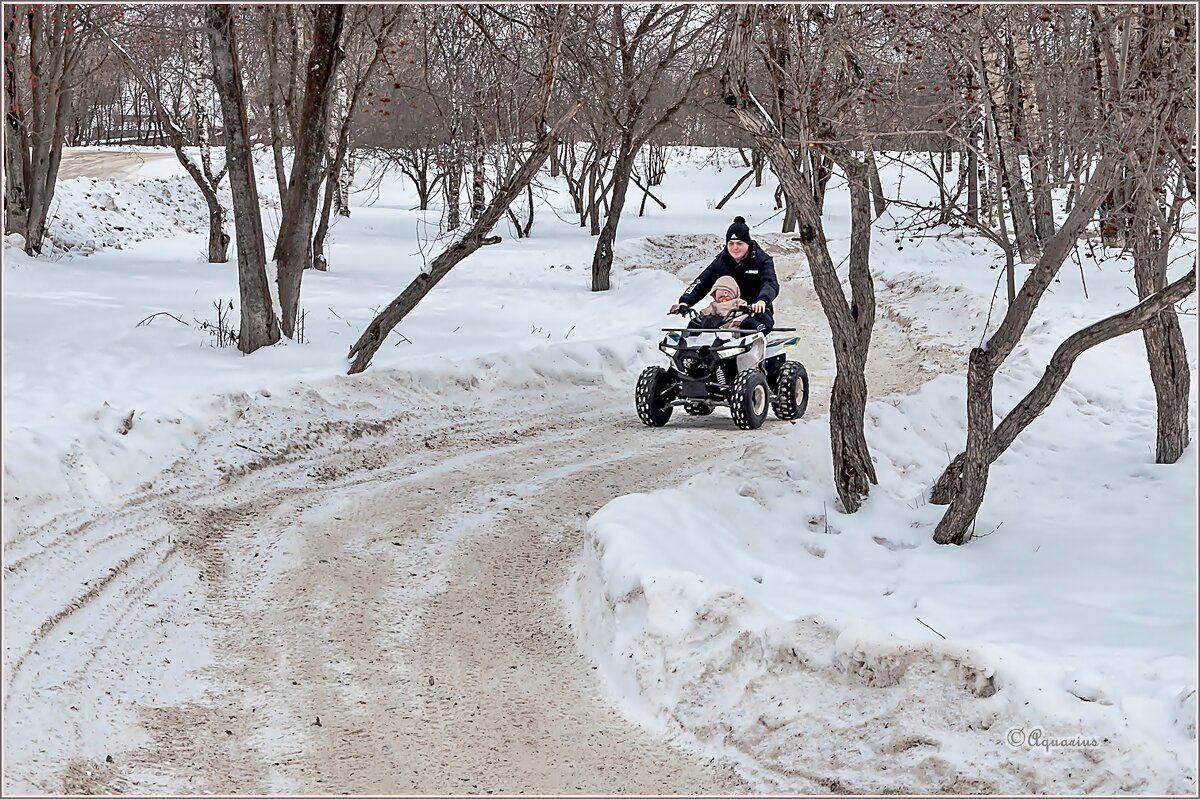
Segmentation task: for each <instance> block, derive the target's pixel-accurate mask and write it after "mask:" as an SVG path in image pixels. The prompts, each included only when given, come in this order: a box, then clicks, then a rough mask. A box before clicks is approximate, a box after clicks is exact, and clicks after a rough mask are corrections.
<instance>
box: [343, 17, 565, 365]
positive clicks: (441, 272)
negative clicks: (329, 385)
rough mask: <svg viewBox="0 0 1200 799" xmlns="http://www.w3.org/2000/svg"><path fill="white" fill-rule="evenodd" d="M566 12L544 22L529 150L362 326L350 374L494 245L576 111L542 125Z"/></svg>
mask: <svg viewBox="0 0 1200 799" xmlns="http://www.w3.org/2000/svg"><path fill="white" fill-rule="evenodd" d="M567 19H568V14H567V10H566V7H565V6H558V7H556V8H555V9H554V11H553V18H552V19H551V20H550V22H549V24H548V26H547V27H548V30H547V32H546V36H545V37H544V38H545V45H544V47H545V50H544V56H543V66H542V70H541V77H540V80H539V83H538V85H539V97H538V104H537V107H536V110H535V111H534V115H533V120H532V121H533V122H534V127H535V129H536V130H537V136H536V138H535V140H534V142H533V146H532V147H531V149H530V151H529V153H528V155H527V156H526V158H525V160H524V162H523V163H522V164H521V166H520V168H519V169H517V170H515V171H514V172H513V173H512V174H511V176H510V177H509V178H508V179H507V180H506V181H505V182H504V184H503V185H501V186H500V188H499V190H498V191H497V192H496V194H495V195H493V197H492V199H491V200H490V201H489V202H488V203H487V204H486V206H485V207H484V209H483V212H482V213H481V214H480V215H479V218H478V219H476V220H475V222H474V223H473V224H472V225H471V226H470V227H469V228H468V229H467V230H466V231H465V232H463V233H462V234H461V236H459V237H458V239H457V241H455V242H454V243H453V244H451V245H450V246H449V247H448V248H447V249H446V250H445V251H443V252H442V253H441V254H440V255H438V256H437V257H436V258H434V259H433V261H432V262H431V263H430V264H429V265H428V267H427V268H426V269H423V270H422V272H421V274H420V275H418V276H417V277H416V278H415V279H414V280H413V281H412V282H411V283H409V285H408V287H407V288H406V289H405V290H404V291H403V292H402V293H401V294H400V295H399V296H398V297H396V298H395V299H394V300H392V302H391V303H389V304H388V306H387V307H386V308H385V309H384V310H383V311H381V312H380V313H379V314H378V315H377V316H376V317H375V318H374V319H373V320H372V321H371V323H370V324H369V325H368V326H367V329H366V330H365V331H363V333H362V335H361V336H359V338H358V340H357V341H356V342H355V343H354V345H353V346H352V347H351V348H350V351H349V353H347V356H346V357H347V358H348V359H350V361H351V363H350V367H349V373H350V374H357V373H359V372H362V371H363V370H364V369H366V368H367V366H368V365H369V364H370V362H371V358H372V357H373V356H374V355H375V353H376V352H377V351H378V350H379V347H380V346H382V344H383V341H384V339H385V338H386V337H387V335H388V334H389V333H390V332H391V331H392V329H393V328H395V326H396V325H397V324H399V323H400V321H401V320H403V319H404V317H405V316H407V315H408V314H409V313H410V312H411V311H412V309H413V308H415V307H416V306H417V304H418V303H419V302H420V301H421V300H422V299H423V298H424V297H425V295H426V294H428V293H429V292H430V291H431V290H432V289H433V287H434V286H436V285H437V284H438V283H439V282H440V281H441V280H442V279H443V278H444V277H445V276H446V275H447V274H449V273H450V270H451V269H453V268H454V267H455V266H456V265H457V264H458V263H460V262H461V261H462V260H463V259H464V258H467V257H468V256H470V255H471V254H472V253H474V252H475V251H476V250H478V249H479V248H480V247H484V246H487V245H490V244H496V243H498V242H499V241H500V237H499V236H489V235H488V234H489V233H490V231H491V229H492V228H493V227H494V226H495V225H496V223H497V222H499V221H500V219H501V218H502V217H503V216H504V214H505V211H506V210H507V209H508V207H509V205H511V204H512V201H513V200H514V199H515V198H516V197H517V195H518V194H519V193H520V192H521V191H522V190H523V189H524V188H525V187H526V186H527V185H528V184H529V182H530V181H531V180H533V178H534V176H535V175H536V174H537V172H538V170H539V169H541V167H542V164H544V163H545V161H546V159H547V158H548V157H549V155H550V150H551V149H552V148H553V147H554V144H555V142H556V141H557V139H558V137H559V136H560V135H562V131H563V129H564V128H565V127H566V126H567V124H569V123H570V121H571V119H572V118H573V117H574V116H575V114H576V113H578V111H579V109H580V108H581V107H582V105H583V101H582V100H580V101H577V102H576V103H575V104H574V105H573V106H571V107H570V108H569V109H567V111H566V112H565V113H564V114H563V115H562V116H561V117H560V118H559V119H558V121H557V122H555V123H554V124H553V125H548V124H546V114H547V111H548V109H549V108H550V106H551V100H552V99H553V96H554V91H553V89H554V84H555V76H556V74H557V71H558V62H559V54H560V51H561V49H562V40H563V34H564V31H565V28H566V23H567Z"/></svg>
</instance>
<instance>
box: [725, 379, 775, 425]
mask: <svg viewBox="0 0 1200 799" xmlns="http://www.w3.org/2000/svg"><path fill="white" fill-rule="evenodd" d="M770 396H771V390H770V389H769V388H768V387H767V377H766V375H764V374H763V373H762V370H761V369H758V368H757V367H755V368H753V369H747V370H746V371H744V372H742V373H741V374H739V375H738V376H737V380H734V381H733V388H732V389H731V390H730V392H729V412H730V414H731V415H732V416H733V421H734V423H735V424H736V425H737V426H738V427H740V428H742V429H743V430H757V429H758V428H760V427H762V423H763V420H765V419H766V418H767V410H768V408H769V407H770Z"/></svg>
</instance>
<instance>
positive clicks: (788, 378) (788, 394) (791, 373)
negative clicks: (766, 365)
mask: <svg viewBox="0 0 1200 799" xmlns="http://www.w3.org/2000/svg"><path fill="white" fill-rule="evenodd" d="M772 404H773V405H774V407H775V416H777V417H778V418H780V419H783V420H784V421H791V420H792V419H799V418H800V417H801V416H803V415H804V411H805V410H806V409H807V408H808V371H807V370H806V369H805V368H804V364H802V363H798V362H796V361H788V362H787V363H785V364H784V365H783V366H782V367H780V369H779V391H777V392H776V393H775V400H774V402H773V403H772Z"/></svg>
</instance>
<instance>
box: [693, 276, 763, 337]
mask: <svg viewBox="0 0 1200 799" xmlns="http://www.w3.org/2000/svg"><path fill="white" fill-rule="evenodd" d="M741 294H742V290H741V289H740V288H739V287H738V284H737V281H736V280H734V279H733V278H732V277H730V276H729V275H723V276H722V277H719V278H717V282H716V284H715V285H714V286H713V290H712V294H711V295H710V296H711V297H712V299H713V301H712V302H710V303H709V304H708V305H707V306H705V307H704V308H702V309H700V310H699V311H698V312H697V313H698V314H699V316H697V317H696V319H694V320H693V321H692V323H691V325H690V326H691V327H693V328H714V329H721V330H737V329H738V328H739V327H741V324H742V322H743V321H745V320H746V319H748V318H750V304H749V303H748V302H746V301H745V300H743V299H742V297H741Z"/></svg>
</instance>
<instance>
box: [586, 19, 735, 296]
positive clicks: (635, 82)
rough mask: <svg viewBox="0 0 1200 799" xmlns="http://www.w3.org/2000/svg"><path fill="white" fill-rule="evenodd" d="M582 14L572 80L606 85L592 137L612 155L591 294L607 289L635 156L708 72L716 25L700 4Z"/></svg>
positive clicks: (598, 104)
mask: <svg viewBox="0 0 1200 799" xmlns="http://www.w3.org/2000/svg"><path fill="white" fill-rule="evenodd" d="M588 12H589V13H588V16H587V17H586V18H587V19H588V22H589V25H588V26H587V27H586V28H584V29H583V30H581V31H579V32H578V33H577V34H576V35H575V36H573V37H571V39H570V41H569V42H568V48H569V50H570V52H571V53H572V56H573V69H574V70H575V71H576V73H577V74H581V75H586V76H587V82H588V83H589V84H590V85H592V86H596V85H599V86H606V87H610V88H609V91H607V92H605V93H604V97H603V100H602V101H601V102H600V103H597V106H598V110H599V112H600V113H599V118H600V119H602V120H603V122H602V125H600V126H598V127H599V128H600V129H599V130H597V131H596V134H595V135H596V136H597V137H599V136H603V137H604V139H603V140H599V141H597V144H598V145H599V144H600V141H604V142H605V144H606V145H608V146H607V147H605V148H604V149H607V150H610V151H611V152H612V153H613V157H614V161H613V167H612V183H611V185H610V186H609V188H608V191H607V192H606V194H607V196H608V198H609V201H608V208H607V211H606V213H605V220H604V226H603V227H602V228H601V229H600V232H599V239H598V241H597V242H596V251H595V254H594V256H593V258H592V291H607V290H608V288H609V285H610V276H611V272H612V260H613V244H614V243H615V242H616V237H617V227H618V225H619V224H620V221H621V213H622V211H623V210H624V207H625V199H626V196H627V194H628V190H629V184H630V182H631V180H632V175H633V171H634V167H635V165H636V163H635V162H636V158H637V155H638V153H639V152H640V151H641V149H642V148H643V147H644V146H645V145H646V144H647V142H648V141H649V140H650V137H651V136H652V135H653V134H654V133H655V131H657V130H659V129H660V128H662V127H663V126H664V125H666V124H667V123H668V122H670V120H671V118H672V117H673V116H674V115H675V114H676V113H677V112H678V111H679V110H680V109H681V108H682V107H683V106H684V105H685V104H686V103H688V102H689V101H690V100H691V99H692V98H693V95H694V94H695V92H696V89H697V88H698V87H699V86H700V83H701V81H702V80H704V79H705V78H706V77H707V76H709V75H710V74H711V72H712V67H711V63H710V59H711V55H712V54H713V53H714V52H715V49H716V48H715V47H714V46H713V43H712V41H711V39H712V36H713V33H714V31H715V26H714V25H713V24H712V22H713V20H712V19H711V13H712V12H711V10H710V9H708V8H705V7H703V6H689V5H644V6H643V5H628V4H623V3H617V4H614V5H609V6H593V7H589V9H588ZM592 186H596V180H595V179H594V178H593V181H592Z"/></svg>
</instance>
